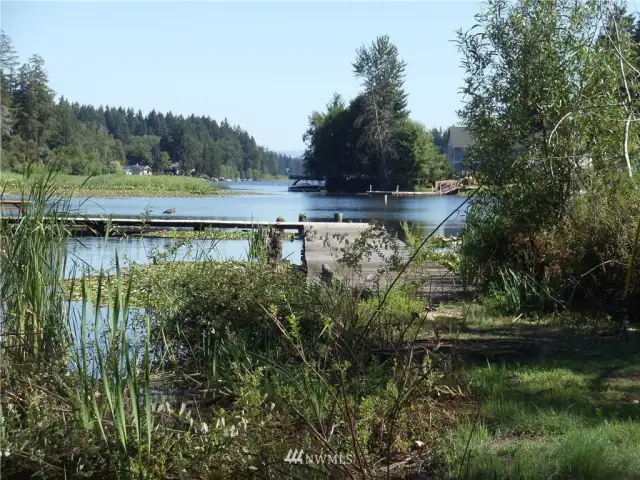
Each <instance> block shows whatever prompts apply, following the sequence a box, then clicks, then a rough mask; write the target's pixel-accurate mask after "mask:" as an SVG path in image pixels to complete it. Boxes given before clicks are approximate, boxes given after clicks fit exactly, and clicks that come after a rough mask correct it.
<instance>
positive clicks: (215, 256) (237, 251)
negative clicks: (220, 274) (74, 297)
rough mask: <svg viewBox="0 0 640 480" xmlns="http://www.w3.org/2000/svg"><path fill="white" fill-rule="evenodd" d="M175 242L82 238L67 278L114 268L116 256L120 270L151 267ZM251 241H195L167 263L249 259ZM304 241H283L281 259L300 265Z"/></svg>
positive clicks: (72, 251)
mask: <svg viewBox="0 0 640 480" xmlns="http://www.w3.org/2000/svg"><path fill="white" fill-rule="evenodd" d="M174 243H175V241H174V240H171V239H167V238H127V239H118V238H110V239H108V240H106V241H105V239H103V238H94V237H83V238H77V239H72V240H70V241H69V246H68V250H67V251H68V252H69V258H68V260H67V268H66V272H65V275H66V276H67V278H70V277H71V276H72V275H74V274H75V276H80V275H82V272H83V270H85V269H87V268H88V269H89V270H90V271H94V272H95V271H99V270H100V269H101V268H104V269H105V270H107V269H110V268H114V267H115V256H116V252H117V253H118V260H119V263H120V266H121V267H126V266H127V265H130V264H132V263H136V264H148V263H150V262H151V261H152V257H153V256H154V255H157V254H158V253H162V252H166V251H167V249H168V248H169V247H170V246H171V245H172V244H174ZM248 249H249V242H248V241H246V240H192V241H190V242H188V245H183V246H181V247H180V248H178V249H177V250H176V252H175V253H172V255H171V257H169V258H168V260H173V261H177V262H185V261H194V260H246V259H247V251H248ZM301 249H302V242H301V241H300V240H294V241H284V242H282V257H283V258H285V259H286V260H288V261H290V262H291V263H293V264H296V265H299V264H300V263H301Z"/></svg>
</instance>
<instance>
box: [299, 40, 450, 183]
mask: <svg viewBox="0 0 640 480" xmlns="http://www.w3.org/2000/svg"><path fill="white" fill-rule="evenodd" d="M405 68H406V63H405V62H404V61H403V60H402V59H401V58H400V56H399V53H398V49H397V47H396V46H395V45H394V44H393V43H392V42H391V40H390V38H389V37H388V36H386V35H383V36H379V37H378V38H376V40H375V41H374V42H373V43H372V44H371V45H369V46H362V47H360V48H359V49H358V51H357V53H356V59H355V61H354V63H353V73H354V75H355V76H356V77H357V78H358V79H360V80H361V84H362V92H361V93H360V94H359V95H358V96H357V97H356V98H354V99H353V100H351V101H350V102H346V101H345V99H344V98H343V97H342V96H341V95H340V94H338V93H334V95H333V97H332V98H331V99H330V101H329V102H328V103H327V105H326V109H325V111H324V112H318V111H314V112H313V113H312V114H311V115H310V116H309V128H308V129H307V131H306V132H305V133H304V135H303V140H304V141H305V143H306V145H307V149H306V151H305V153H304V157H303V160H304V167H305V171H306V173H307V174H308V175H310V176H314V177H316V178H322V179H326V180H327V190H329V191H342V192H363V191H366V190H368V189H369V186H372V187H373V188H374V189H375V190H394V189H396V187H399V188H400V189H401V190H415V189H420V188H424V187H428V186H431V185H432V184H433V183H434V182H435V181H437V180H442V179H445V178H449V177H450V176H451V175H452V171H451V167H450V165H449V163H448V162H447V160H446V157H445V155H444V154H443V152H444V149H445V145H446V143H445V142H443V140H444V136H443V133H442V131H441V130H436V129H434V130H433V131H429V130H427V129H426V128H425V126H424V125H422V124H421V123H419V122H417V121H415V120H413V119H411V118H410V116H409V113H410V112H409V109H408V102H407V93H406V92H405V90H404V77H405Z"/></svg>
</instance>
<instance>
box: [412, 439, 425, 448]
mask: <svg viewBox="0 0 640 480" xmlns="http://www.w3.org/2000/svg"><path fill="white" fill-rule="evenodd" d="M411 447H412V448H413V449H414V450H422V449H423V448H424V442H421V441H420V440H414V441H413V444H412V445H411Z"/></svg>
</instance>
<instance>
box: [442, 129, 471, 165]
mask: <svg viewBox="0 0 640 480" xmlns="http://www.w3.org/2000/svg"><path fill="white" fill-rule="evenodd" d="M472 145H473V138H471V135H470V133H469V132H468V131H467V129H466V128H464V127H451V128H449V139H448V140H447V160H448V161H449V164H450V165H451V168H452V169H453V171H454V172H456V173H457V174H462V170H463V166H464V158H465V156H466V154H467V151H468V150H469V147H471V146H472Z"/></svg>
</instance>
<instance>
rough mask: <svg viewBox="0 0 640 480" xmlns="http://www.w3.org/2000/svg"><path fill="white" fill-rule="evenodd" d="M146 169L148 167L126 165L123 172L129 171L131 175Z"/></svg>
mask: <svg viewBox="0 0 640 480" xmlns="http://www.w3.org/2000/svg"><path fill="white" fill-rule="evenodd" d="M146 168H149V166H148V165H127V167H126V168H125V170H130V171H131V173H140V172H142V171H143V170H144V169H146Z"/></svg>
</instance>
